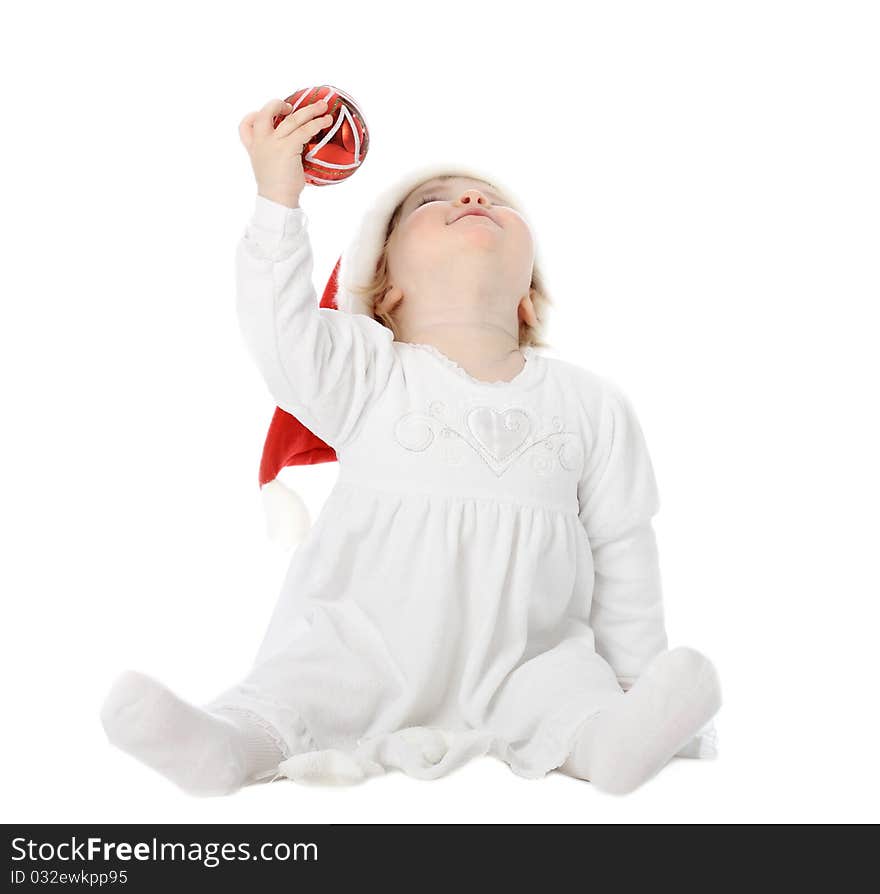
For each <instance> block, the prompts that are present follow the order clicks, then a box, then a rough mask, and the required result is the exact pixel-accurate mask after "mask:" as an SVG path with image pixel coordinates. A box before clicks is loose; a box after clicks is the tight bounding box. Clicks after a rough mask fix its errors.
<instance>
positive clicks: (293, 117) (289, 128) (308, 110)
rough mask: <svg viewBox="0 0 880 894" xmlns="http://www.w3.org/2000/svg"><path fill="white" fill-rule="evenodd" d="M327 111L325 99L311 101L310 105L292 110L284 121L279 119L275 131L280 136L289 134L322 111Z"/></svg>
mask: <svg viewBox="0 0 880 894" xmlns="http://www.w3.org/2000/svg"><path fill="white" fill-rule="evenodd" d="M326 111H327V103H326V102H324V100H323V99H321V100H318V102H312V103H309V105H307V106H303V107H302V108H299V109H297V110H296V111H295V112H292V113H291V114H290V115H288V116H287V117H286V118H285V119H284V120H283V121H279V122H278V127H276V128H275V133H277V134H278V136H279V137H286V136H289V135H290V134H292V133H293V132H294V131H295V130H296V129H297V128H298V127H301V126H302V125H303V124H305V123H306V122H307V121H310V120H314V119H315V116H316V115H320V114H321V113H322V112H326ZM282 114H283V113H282ZM325 117H326V116H325Z"/></svg>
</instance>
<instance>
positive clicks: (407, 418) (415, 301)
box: [101, 100, 721, 795]
mask: <svg viewBox="0 0 880 894" xmlns="http://www.w3.org/2000/svg"><path fill="white" fill-rule="evenodd" d="M326 109H327V104H326V103H325V102H313V103H311V104H307V105H303V106H301V107H300V108H297V109H291V107H290V106H289V105H288V104H287V103H284V102H282V101H281V100H272V101H270V102H268V103H267V104H266V105H265V106H264V107H263V108H262V109H260V110H259V111H258V112H254V113H252V114H250V115H248V116H246V117H245V118H244V119H243V121H242V122H241V125H240V135H241V139H242V142H243V143H244V145H245V147H246V149H247V151H248V153H249V155H250V159H251V164H252V166H253V170H254V174H255V177H256V181H257V187H258V190H257V193H258V194H257V196H256V206H255V209H254V214H253V218H252V220H251V221H250V223H249V225H248V227H247V229H246V231H245V233H244V234H243V237H242V239H241V242H240V243H239V247H238V252H237V259H236V260H237V287H238V291H237V295H238V299H237V300H238V315H239V320H240V323H241V328H242V332H243V335H244V338H245V341H246V343H247V345H248V348H249V350H250V353H251V354H252V356H253V358H254V361H255V363H256V364H257V366H258V367H259V369H260V371H261V373H262V375H263V377H264V378H265V381H266V383H267V386H268V388H269V391H270V393H271V395H272V397H273V398H274V399H275V401H276V403H277V405H278V407H280V408H281V409H283V410H286V411H287V412H288V413H290V414H292V415H294V416H295V417H296V418H297V419H299V420H301V421H302V422H303V423H304V424H305V425H307V426H308V428H309V429H310V430H311V431H312V432H313V433H315V434H316V435H317V436H318V437H319V438H321V439H323V440H324V441H325V442H326V443H327V444H329V445H332V447H333V448H334V450H335V451H336V455H337V458H338V460H339V463H340V473H339V477H338V479H337V481H336V484H335V485H334V487H333V490H332V492H331V494H330V496H329V497H328V499H327V501H326V503H325V504H324V507H323V508H322V511H321V514H320V516H319V518H318V519H317V521H316V523H315V525H314V527H313V528H312V529H311V530H310V531H309V533H308V536H307V537H306V539H305V541H304V542H303V543H301V544H300V546H299V547H298V549H297V550H296V551H295V553H294V555H293V558H292V560H291V564H290V568H289V570H288V573H287V576H286V579H285V581H284V584H283V587H282V591H281V595H280V597H279V600H278V604H277V607H276V609H275V611H274V614H273V616H272V618H271V621H270V624H269V628H268V630H267V632H266V635H265V638H264V640H263V642H262V644H261V646H260V649H259V652H258V654H257V657H256V660H255V662H254V666H253V668H252V669H251V671H250V673H249V674H248V675H247V677H246V678H245V679H244V680H241V681H240V682H239V683H237V684H236V685H234V686H232V687H231V688H229V689H227V690H226V691H224V692H223V693H222V694H221V695H219V696H218V697H217V698H215V699H214V700H213V701H211V702H210V703H208V704H205V705H201V706H196V705H192V704H189V703H187V702H185V701H183V700H182V699H180V698H178V697H177V696H176V695H174V694H173V693H172V692H171V691H169V690H168V689H167V688H165V687H164V686H163V685H162V684H160V683H159V682H157V681H155V680H153V679H151V678H150V677H147V676H144V675H142V674H138V673H135V672H127V673H125V674H123V675H122V676H121V677H120V678H119V679H118V680H117V681H116V683H115V684H114V686H113V687H112V689H111V691H110V693H109V695H108V696H107V698H106V701H105V703H104V707H103V709H102V713H101V718H102V722H103V724H104V728H105V730H106V732H107V735H108V736H109V738H110V741H111V742H112V743H113V744H115V745H117V746H118V747H120V748H122V749H124V750H125V751H127V752H129V753H131V754H132V755H133V756H134V757H136V758H137V759H139V760H140V761H142V762H143V763H145V764H147V765H149V766H151V767H153V768H154V769H156V770H158V771H159V772H160V773H162V774H164V775H165V776H166V777H168V778H169V779H170V780H172V781H173V782H175V783H176V784H177V785H179V786H181V787H182V788H183V789H185V790H186V791H188V792H190V793H192V794H196V795H218V794H227V793H230V792H233V791H235V790H236V789H238V788H240V787H241V786H243V785H246V784H249V783H253V782H257V781H263V780H269V779H273V778H277V777H278V776H279V775H283V776H287V777H289V778H292V779H299V780H307V779H308V780H312V781H314V780H323V781H352V780H356V779H360V778H363V777H364V776H368V775H372V774H377V773H383V772H386V771H387V770H389V769H400V770H402V771H404V772H406V773H408V774H409V775H412V776H415V777H418V778H423V779H432V778H437V777H439V776H442V775H444V774H446V773H448V772H450V770H452V769H453V768H455V767H457V766H460V765H461V764H462V763H464V762H465V761H467V760H470V759H472V758H474V757H475V756H477V755H485V754H491V755H493V756H496V757H498V758H500V759H502V760H503V761H505V762H506V763H507V764H508V765H509V766H510V768H511V769H512V770H513V771H514V772H516V773H517V774H519V775H521V776H525V777H529V778H539V777H541V776H544V775H546V774H547V773H548V772H550V771H551V770H554V769H558V770H560V771H561V772H563V773H566V774H568V775H570V776H574V777H577V778H579V779H584V780H589V781H591V782H592V783H593V785H594V786H596V787H597V788H599V789H601V790H603V791H607V792H613V793H625V792H630V791H632V790H634V789H635V788H637V787H638V786H639V785H641V784H642V783H643V782H645V781H646V780H648V779H649V778H651V777H652V776H653V775H654V774H656V773H657V772H658V771H659V770H660V769H661V768H662V767H663V766H664V765H665V764H666V763H667V762H668V761H669V760H670V759H671V758H672V757H673V756H675V755H677V754H685V755H687V754H690V755H694V754H695V753H696V754H697V755H699V754H700V753H701V752H700V748H699V745H698V744H697V745H695V743H699V740H700V733H701V731H703V730H704V729H705V728H706V727H707V725H708V724H709V721H710V720H711V718H712V717H713V716H714V715H715V713H716V712H717V711H718V709H719V707H720V704H721V696H720V686H719V682H718V677H717V674H716V672H715V669H714V667H713V665H712V664H711V662H710V661H709V660H708V659H706V658H705V657H704V656H703V655H701V654H700V653H698V652H696V651H694V650H692V649H688V648H676V649H672V650H669V649H668V648H667V638H666V631H665V627H664V614H663V604H662V595H661V587H660V575H659V567H658V557H657V549H656V541H655V537H654V532H653V528H652V525H651V521H652V517H653V516H654V514H655V513H656V511H657V509H658V497H657V488H656V484H655V479H654V474H653V470H652V466H651V461H650V459H649V456H648V452H647V449H646V445H645V441H644V438H643V434H642V431H641V428H640V427H639V424H638V421H637V419H636V417H635V415H634V413H633V410H632V407H631V404H630V402H629V400H628V399H627V397H626V396H625V395H624V394H623V393H622V391H621V390H620V389H619V388H618V387H617V386H616V385H615V384H613V383H612V382H611V381H610V380H608V379H605V378H602V377H600V376H598V375H596V374H594V373H592V372H589V371H587V370H586V369H583V368H581V367H580V366H578V365H575V364H573V363H568V362H566V361H563V360H558V359H553V358H550V357H548V356H546V355H544V354H542V353H540V352H539V351H538V350H537V348H538V347H541V346H543V342H542V341H541V339H540V333H541V324H542V321H543V318H544V316H545V313H546V310H547V307H548V304H549V298H548V296H547V294H546V291H545V289H544V286H543V283H542V281H541V278H540V276H539V274H538V271H537V266H536V263H535V259H536V250H535V245H534V242H533V238H532V233H531V231H530V229H529V225H528V224H527V222H526V219H525V217H524V216H523V214H522V211H521V207H520V206H519V203H517V202H515V201H514V200H513V198H512V196H511V194H510V191H509V190H503V189H500V188H499V187H498V186H497V185H496V183H495V182H494V178H493V180H492V181H489V180H487V179H485V178H482V177H479V176H468V175H467V174H464V173H462V170H461V169H456V170H449V169H447V168H442V169H439V172H438V173H436V174H435V176H432V177H428V178H426V177H423V176H410V177H409V178H406V179H404V180H403V181H402V183H401V184H398V185H397V187H396V188H395V189H393V190H389V191H388V192H386V194H385V196H384V200H383V202H382V203H380V204H378V205H377V206H376V207H375V208H374V210H373V213H372V215H371V216H369V217H367V218H366V219H365V222H364V224H363V225H362V227H361V230H360V232H359V234H358V236H357V238H356V240H355V242H354V243H353V244H352V247H351V248H350V249H349V251H348V252H347V253H346V255H345V257H344V259H343V263H342V268H341V273H340V277H339V280H340V284H339V289H338V301H337V308H333V307H326V306H324V307H320V306H319V303H318V301H317V300H316V293H315V289H314V286H313V285H312V254H311V246H310V242H309V237H308V218H307V216H306V214H305V212H304V211H303V209H302V208H301V207H300V205H299V199H300V194H301V193H302V190H303V188H304V182H305V181H304V175H303V168H302V158H301V154H302V150H303V146H304V145H305V144H306V143H307V142H308V141H309V140H310V139H311V138H312V137H313V136H314V134H316V133H317V132H318V131H319V130H321V129H322V128H324V127H326V126H327V123H328V120H327V119H328V118H329V116H327V115H325V112H326ZM288 113H289V114H288ZM281 114H286V117H285V118H284V119H283V120H282V121H281V122H280V123H279V125H278V127H277V128H273V126H272V122H273V118H274V116H277V115H281ZM371 234H372V235H371ZM371 240H372V241H371ZM695 749H696V752H695Z"/></svg>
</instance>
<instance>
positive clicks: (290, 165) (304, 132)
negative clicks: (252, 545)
mask: <svg viewBox="0 0 880 894" xmlns="http://www.w3.org/2000/svg"><path fill="white" fill-rule="evenodd" d="M289 108H290V106H289V104H287V103H285V102H283V101H282V100H280V99H273V100H271V101H270V102H268V103H266V105H265V106H263V108H262V109H260V110H259V111H258V112H253V113H251V114H250V115H247V116H246V117H245V118H244V119H243V120H242V122H241V124H240V125H239V134H240V136H241V141H242V143H243V144H244V146H245V148H246V149H247V151H248V154H249V156H250V159H251V164H252V166H253V169H254V176H255V177H256V180H257V193H258V194H257V196H256V201H255V206H254V211H253V216H252V218H251V220H250V222H249V224H248V226H247V228H246V230H245V233H244V235H243V236H242V238H241V240H240V242H239V244H238V249H237V252H236V307H237V312H238V319H239V324H240V326H241V331H242V334H243V336H244V339H245V341H246V343H247V345H248V349H249V351H250V354H251V356H252V357H253V359H254V361H255V362H256V364H257V366H258V368H259V369H260V372H261V373H262V375H263V378H264V379H265V381H266V384H267V386H268V388H269V391H270V393H271V394H272V397H273V398H274V400H275V402H276V404H277V406H279V407H281V409H283V410H286V411H287V412H289V413H291V414H293V415H294V416H296V418H297V419H299V420H300V421H301V422H302V423H303V424H304V425H305V426H307V427H308V428H309V429H310V430H311V431H313V432H314V433H315V434H316V435H317V436H318V437H319V438H321V439H322V440H323V441H325V442H326V443H327V444H329V445H330V446H332V447H334V448H336V447H338V446H340V445H341V444H343V443H345V442H346V441H347V440H349V438H350V437H352V435H353V434H354V432H355V431H356V429H357V427H358V423H359V422H360V419H361V418H362V416H363V412H364V410H365V408H366V407H367V405H368V404H369V403H370V402H371V400H372V398H373V397H374V396H375V395H377V394H378V393H380V392H381V389H382V387H383V385H384V383H385V382H387V380H388V377H389V375H390V371H391V368H392V365H393V358H394V353H393V350H392V346H391V343H392V341H393V339H394V335H393V333H392V332H391V330H390V329H388V328H387V327H385V326H383V325H382V324H381V323H379V322H378V320H374V319H372V318H370V317H368V316H366V315H365V314H358V313H347V312H345V311H340V310H334V309H332V308H327V307H320V306H319V304H318V300H317V293H316V291H315V287H314V285H313V283H312V267H313V258H312V248H311V243H310V241H309V237H308V217H307V216H306V213H305V211H304V210H303V209H302V208H301V207H300V206H299V198H300V194H301V193H302V190H303V187H304V184H305V179H304V174H303V167H302V149H303V146H304V145H305V143H306V142H307V141H308V140H309V138H310V137H311V136H313V135H314V134H315V133H317V132H318V131H319V130H320V129H321V128H323V127H326V125H327V123H328V122H327V117H329V116H321V115H320V113H321V112H322V111H324V109H325V108H326V104H325V103H323V101H322V102H317V103H312V104H311V105H307V106H304V107H302V108H301V109H298V110H297V111H296V112H293V113H292V114H289V115H288V116H287V117H286V118H285V119H284V120H283V121H281V122H280V123H279V125H278V127H277V128H273V127H272V121H273V118H274V116H275V115H280V114H284V113H286V112H287V111H289Z"/></svg>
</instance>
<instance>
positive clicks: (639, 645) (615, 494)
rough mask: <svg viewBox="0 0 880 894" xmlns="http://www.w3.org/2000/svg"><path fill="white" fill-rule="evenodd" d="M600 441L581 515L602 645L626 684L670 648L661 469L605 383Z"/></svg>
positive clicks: (582, 489)
mask: <svg viewBox="0 0 880 894" xmlns="http://www.w3.org/2000/svg"><path fill="white" fill-rule="evenodd" d="M603 385H604V387H603V394H602V398H601V400H600V401H599V403H598V405H597V409H596V411H595V413H594V415H595V419H594V425H593V429H594V430H593V444H592V449H591V450H590V454H589V456H588V458H587V460H586V463H585V468H584V472H583V474H582V476H581V480H580V482H579V486H578V504H579V507H580V520H581V522H582V524H583V526H584V529H585V530H586V532H587V537H588V540H589V542H590V547H591V550H592V553H593V565H594V572H595V577H594V588H593V602H592V608H591V614H590V623H591V626H592V628H593V632H594V634H595V637H596V651H597V652H598V653H599V654H600V655H601V656H602V657H603V658H604V659H605V660H606V661H607V662H608V663H609V664H610V665H611V667H612V668H613V670H614V672H615V674H616V675H617V678H618V681H619V682H620V685H621V686H622V687H623V688H624V689H629V687H630V686H631V685H632V684H633V683H634V682H635V680H636V678H637V677H638V676H639V674H640V673H641V671H642V670H643V668H644V667H645V666H646V664H647V663H648V662H649V661H650V660H651V659H652V658H653V657H654V656H655V655H657V654H658V653H660V652H662V651H663V650H664V649H666V648H667V638H666V628H665V623H664V614H663V594H662V587H661V581H660V568H659V559H658V554H657V543H656V538H655V535H654V529H653V527H652V524H651V519H652V518H653V516H654V515H655V514H656V512H657V510H658V509H659V497H658V493H657V485H656V482H655V479H654V470H653V467H652V465H651V460H650V457H649V455H648V450H647V446H646V444H645V439H644V435H643V433H642V429H641V427H640V425H639V423H638V420H637V419H636V416H635V413H634V412H633V409H632V406H631V404H630V402H629V400H628V399H627V397H626V396H625V395H624V394H623V393H622V392H621V391H620V389H619V388H617V386H616V385H614V384H613V383H611V382H608V381H605V382H604V383H603Z"/></svg>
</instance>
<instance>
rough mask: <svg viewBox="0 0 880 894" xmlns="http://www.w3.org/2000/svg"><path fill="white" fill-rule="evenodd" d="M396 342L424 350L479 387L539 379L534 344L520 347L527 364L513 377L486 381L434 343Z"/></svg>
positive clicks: (524, 383)
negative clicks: (476, 376) (478, 377)
mask: <svg viewBox="0 0 880 894" xmlns="http://www.w3.org/2000/svg"><path fill="white" fill-rule="evenodd" d="M395 344H399V345H407V346H408V347H410V348H415V349H417V350H420V351H423V352H424V353H426V354H428V355H429V356H430V357H433V358H434V359H435V360H437V361H439V363H440V365H441V366H442V367H444V368H445V369H448V370H449V371H450V372H452V373H453V374H454V375H456V376H458V377H459V378H461V379H463V380H464V381H466V382H467V383H468V384H470V385H475V386H476V387H478V388H517V387H518V388H522V387H524V386H528V385H531V384H533V383H534V382H535V381H537V377H538V374H539V372H540V371H539V368H538V367H539V366H540V360H541V355H540V354H538V353H537V352H536V351H535V349H534V347H533V346H532V345H526V346H525V347H523V348H520V351H521V352H522V354H523V357H524V358H525V364H524V365H523V368H522V369H521V370H520V371H519V372H518V373H517V374H516V375H515V376H514V377H513V378H512V379H507V380H506V379H496V380H495V381H494V382H486V381H484V380H483V379H477V378H475V377H474V376H472V375H471V374H470V373H469V372H468V371H467V370H466V369H465V368H464V367H463V366H461V365H460V364H458V363H457V362H456V361H455V360H453V359H452V358H451V357H449V356H447V355H446V354H444V353H443V352H442V351H441V350H440V349H439V348H437V347H435V346H434V345H429V344H423V343H421V342H416V341H398V342H395Z"/></svg>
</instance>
